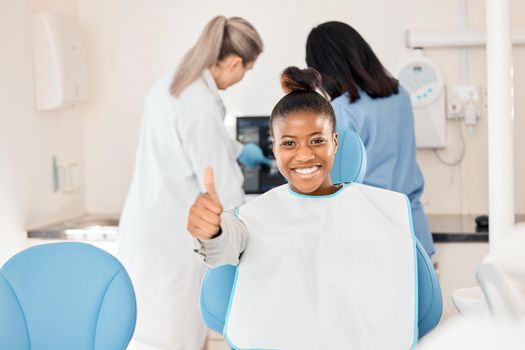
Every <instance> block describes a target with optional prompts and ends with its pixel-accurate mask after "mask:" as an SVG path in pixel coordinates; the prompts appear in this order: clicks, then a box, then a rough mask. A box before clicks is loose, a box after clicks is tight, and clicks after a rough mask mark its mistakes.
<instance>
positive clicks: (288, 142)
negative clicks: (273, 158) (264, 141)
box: [281, 141, 295, 147]
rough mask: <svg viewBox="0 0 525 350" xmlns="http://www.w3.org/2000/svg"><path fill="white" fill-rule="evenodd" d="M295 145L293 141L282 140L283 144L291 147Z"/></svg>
mask: <svg viewBox="0 0 525 350" xmlns="http://www.w3.org/2000/svg"><path fill="white" fill-rule="evenodd" d="M293 145H295V143H294V142H293V141H283V142H281V146H285V147H291V146H293Z"/></svg>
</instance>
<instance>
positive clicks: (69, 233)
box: [27, 214, 525, 243]
mask: <svg viewBox="0 0 525 350" xmlns="http://www.w3.org/2000/svg"><path fill="white" fill-rule="evenodd" d="M118 218H119V216H118V215H115V214H108V215H89V214H86V215H83V216H80V217H77V218H73V219H70V220H64V221H61V222H57V223H55V224H52V225H46V226H43V227H38V228H32V229H29V230H27V237H28V238H39V239H59V240H84V241H86V240H87V241H113V240H117V236H118ZM475 218H476V215H448V214H447V215H428V221H429V224H430V229H431V231H432V237H433V238H434V242H436V243H458V242H488V230H487V229H486V228H485V229H480V228H476V223H475V221H474V219H475ZM520 221H525V215H517V216H516V222H520Z"/></svg>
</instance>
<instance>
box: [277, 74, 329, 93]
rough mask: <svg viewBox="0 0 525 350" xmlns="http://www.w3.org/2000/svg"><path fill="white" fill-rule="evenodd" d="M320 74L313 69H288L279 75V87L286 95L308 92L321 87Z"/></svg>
mask: <svg viewBox="0 0 525 350" xmlns="http://www.w3.org/2000/svg"><path fill="white" fill-rule="evenodd" d="M321 82H322V79H321V74H319V72H318V71H316V70H315V69H313V68H306V69H299V68H297V67H288V68H286V69H285V70H284V71H283V72H282V74H281V87H282V88H283V91H284V92H285V93H286V94H289V93H291V92H294V91H308V90H312V91H315V89H317V88H319V87H320V86H321Z"/></svg>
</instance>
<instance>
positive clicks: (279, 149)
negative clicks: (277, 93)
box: [187, 112, 339, 240]
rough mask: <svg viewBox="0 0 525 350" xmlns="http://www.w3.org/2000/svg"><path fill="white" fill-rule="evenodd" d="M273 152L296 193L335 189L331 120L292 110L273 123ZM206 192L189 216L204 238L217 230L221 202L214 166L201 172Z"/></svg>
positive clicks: (190, 225) (193, 230)
mask: <svg viewBox="0 0 525 350" xmlns="http://www.w3.org/2000/svg"><path fill="white" fill-rule="evenodd" d="M272 131H273V136H274V144H273V152H274V155H275V159H276V161H277V167H278V168H279V171H280V172H281V174H282V175H283V176H284V177H285V178H286V179H287V180H288V183H289V185H290V188H291V189H292V190H293V191H294V192H296V193H299V194H303V195H310V196H323V195H329V194H332V193H335V192H336V191H337V190H338V189H339V187H338V186H336V185H334V184H333V183H332V179H331V177H330V171H331V170H332V166H333V163H334V156H335V153H336V151H337V145H338V144H337V133H334V132H333V125H332V123H331V122H330V120H329V119H328V118H327V117H325V116H323V115H317V114H315V113H312V112H297V113H291V114H288V115H287V116H285V117H284V118H281V119H278V120H276V121H275V122H274V123H273V128H272ZM204 184H205V187H206V193H204V194H201V195H199V196H198V197H197V199H196V200H195V202H194V203H193V205H192V207H191V208H190V214H189V217H188V226H187V228H188V231H189V232H190V233H191V235H192V236H194V237H196V238H199V239H202V240H207V239H212V238H214V237H215V236H217V235H218V234H219V232H220V223H221V218H220V216H221V213H222V211H223V207H222V205H221V202H220V199H219V196H218V194H217V190H216V188H215V181H214V178H213V169H211V168H207V169H206V173H205V175H204Z"/></svg>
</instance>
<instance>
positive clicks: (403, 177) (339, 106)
mask: <svg viewBox="0 0 525 350" xmlns="http://www.w3.org/2000/svg"><path fill="white" fill-rule="evenodd" d="M359 96H360V98H359V99H358V100H357V101H355V102H353V103H350V100H349V99H348V93H345V94H343V95H341V96H339V97H337V98H335V99H334V100H333V101H332V106H333V108H334V111H335V117H336V120H337V125H338V126H342V127H347V128H350V129H352V130H354V131H356V132H357V134H358V135H359V136H360V137H361V139H362V140H363V143H364V144H365V148H366V154H367V169H366V175H365V180H364V183H365V184H367V185H371V186H376V187H380V188H385V189H388V190H393V191H397V192H402V193H405V194H406V195H407V196H408V198H409V199H410V203H411V205H412V220H413V224H414V233H415V235H416V237H417V238H418V239H419V241H420V242H421V244H422V245H423V247H424V248H425V250H426V251H427V253H428V254H429V255H432V254H434V251H435V250H434V243H433V241H432V234H431V233H430V228H429V226H428V220H427V217H426V215H425V212H424V211H423V207H422V206H421V202H420V200H419V198H420V197H421V194H422V193H423V187H424V184H425V182H424V180H423V175H422V174H421V171H420V170H419V166H418V164H417V161H416V141H415V135H414V116H413V113H412V105H411V103H410V97H409V95H408V93H407V92H406V90H404V89H403V88H402V87H401V86H400V87H399V93H398V94H395V95H391V96H389V97H384V98H376V99H373V98H371V97H370V96H368V94H367V93H366V92H365V91H363V90H359Z"/></svg>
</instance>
